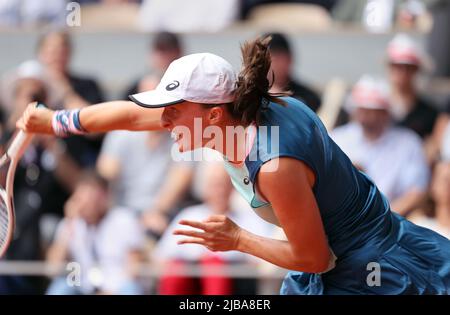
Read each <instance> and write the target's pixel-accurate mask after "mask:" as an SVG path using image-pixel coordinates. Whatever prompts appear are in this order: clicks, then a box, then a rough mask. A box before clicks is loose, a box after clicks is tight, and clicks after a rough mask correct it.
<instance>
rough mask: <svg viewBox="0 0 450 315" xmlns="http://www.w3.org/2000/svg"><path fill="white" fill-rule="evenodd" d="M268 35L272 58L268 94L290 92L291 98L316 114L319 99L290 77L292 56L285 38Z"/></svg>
mask: <svg viewBox="0 0 450 315" xmlns="http://www.w3.org/2000/svg"><path fill="white" fill-rule="evenodd" d="M270 35H271V36H272V41H271V42H270V46H269V47H270V55H271V58H272V64H271V71H269V77H268V79H269V81H271V83H272V87H271V89H270V92H272V93H280V92H286V91H291V92H292V93H293V94H292V96H293V97H295V98H298V99H299V100H301V101H302V102H304V103H305V104H306V105H308V106H309V107H310V108H311V109H312V110H313V111H315V112H316V111H317V110H318V109H319V107H320V97H319V96H318V95H317V93H316V92H315V91H313V90H312V89H311V88H309V87H307V86H306V85H303V84H302V83H300V82H298V81H295V80H294V79H292V77H291V72H292V66H293V63H294V54H292V51H291V47H290V44H289V42H288V40H287V38H286V37H285V36H284V35H282V34H280V33H273V34H270ZM272 74H273V75H272ZM272 81H273V82H272Z"/></svg>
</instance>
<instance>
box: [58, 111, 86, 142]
mask: <svg viewBox="0 0 450 315" xmlns="http://www.w3.org/2000/svg"><path fill="white" fill-rule="evenodd" d="M52 128H53V132H54V133H55V135H57V136H58V137H67V136H69V135H82V134H85V133H86V130H85V129H84V128H83V127H82V126H81V124H80V109H74V110H58V111H56V112H55V113H54V114H53V118H52Z"/></svg>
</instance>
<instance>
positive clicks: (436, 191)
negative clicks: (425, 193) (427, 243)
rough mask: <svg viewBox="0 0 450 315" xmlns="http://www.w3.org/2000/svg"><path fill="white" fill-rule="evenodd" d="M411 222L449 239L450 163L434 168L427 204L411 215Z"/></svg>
mask: <svg viewBox="0 0 450 315" xmlns="http://www.w3.org/2000/svg"><path fill="white" fill-rule="evenodd" d="M410 219H411V221H412V222H414V223H415V224H417V225H421V226H423V227H426V228H428V229H430V230H433V231H436V232H438V233H439V234H441V235H443V236H445V237H446V238H449V239H450V163H449V161H448V160H447V161H445V162H444V161H443V162H440V163H438V164H437V165H436V166H435V169H434V172H433V179H432V181H431V188H430V198H429V200H428V203H427V204H426V205H425V206H424V207H422V208H419V209H418V210H416V211H415V212H414V213H413V215H411V218H410Z"/></svg>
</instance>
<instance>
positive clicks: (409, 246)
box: [225, 97, 450, 294]
mask: <svg viewBox="0 0 450 315" xmlns="http://www.w3.org/2000/svg"><path fill="white" fill-rule="evenodd" d="M283 99H284V100H285V101H286V102H287V106H285V107H284V106H281V105H278V104H275V103H267V104H266V105H265V106H264V109H263V112H262V119H261V123H260V127H259V128H257V129H256V128H255V140H254V142H253V144H252V145H251V146H250V147H249V153H248V156H247V158H246V160H245V163H244V165H243V166H241V167H236V166H234V165H232V164H231V163H229V162H227V161H225V166H226V169H227V171H228V173H229V174H230V176H231V179H232V182H233V184H234V186H235V187H236V189H237V190H238V191H239V192H240V193H241V194H242V195H243V196H244V198H245V199H246V200H247V202H248V203H249V204H250V205H251V206H252V208H253V209H254V210H255V212H257V213H258V214H259V215H260V216H261V217H263V218H265V219H266V220H268V221H271V222H273V223H275V224H277V222H276V218H275V217H274V215H273V211H272V209H271V207H270V204H268V203H266V202H264V201H263V200H262V198H260V197H259V196H258V192H257V191H256V186H255V178H256V175H257V174H258V171H259V170H260V168H261V166H262V165H263V164H264V163H265V162H267V161H269V160H271V159H274V158H278V157H291V158H294V159H298V160H300V161H303V162H304V163H306V164H307V165H308V166H309V167H310V168H311V169H312V170H313V171H314V173H315V175H316V182H315V184H314V187H313V193H314V196H315V198H316V200H317V204H318V206H319V209H320V214H321V217H322V221H323V224H324V227H325V232H326V235H327V238H328V244H329V247H330V249H331V251H332V253H334V256H335V257H334V261H331V262H330V268H329V270H328V271H326V272H323V273H320V274H315V273H306V272H297V271H291V272H289V273H288V274H287V276H286V278H285V279H284V282H283V285H282V288H281V294H449V293H450V241H449V240H448V239H447V238H445V237H443V236H440V235H439V234H437V233H435V232H433V231H431V230H428V229H425V228H422V227H419V226H417V225H415V224H413V223H411V222H410V221H408V220H406V219H404V218H403V217H401V216H399V215H397V214H395V213H393V212H392V211H391V210H390V206H389V203H388V201H387V199H386V198H385V197H384V196H383V195H382V194H381V193H380V191H379V190H378V189H377V187H376V186H375V184H374V183H373V182H372V180H371V179H370V178H369V177H367V176H366V175H365V174H364V173H362V172H360V171H358V170H357V169H356V168H355V167H354V166H353V165H352V163H351V161H350V160H349V158H348V157H347V156H346V155H345V154H344V153H343V152H342V151H341V149H340V148H339V147H338V146H337V145H336V144H335V143H334V142H333V140H332V139H331V138H330V137H329V136H328V133H327V131H326V129H325V127H324V126H323V124H322V122H321V121H320V119H319V118H318V117H317V116H316V115H315V114H314V113H313V112H312V111H311V110H310V109H309V108H308V107H307V106H306V105H305V104H303V103H302V102H300V101H298V100H296V99H294V98H291V97H286V98H283ZM277 139H279V141H277ZM298 228H299V229H301V228H302V227H301V226H299V227H298Z"/></svg>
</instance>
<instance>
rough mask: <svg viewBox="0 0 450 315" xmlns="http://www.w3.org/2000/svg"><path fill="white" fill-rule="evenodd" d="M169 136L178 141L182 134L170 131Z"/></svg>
mask: <svg viewBox="0 0 450 315" xmlns="http://www.w3.org/2000/svg"><path fill="white" fill-rule="evenodd" d="M170 137H171V138H172V139H173V141H175V142H178V141H180V140H181V138H183V135H182V134H180V133H176V132H173V131H172V132H171V133H170Z"/></svg>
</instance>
